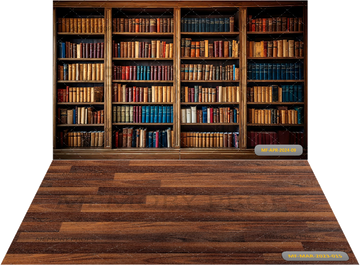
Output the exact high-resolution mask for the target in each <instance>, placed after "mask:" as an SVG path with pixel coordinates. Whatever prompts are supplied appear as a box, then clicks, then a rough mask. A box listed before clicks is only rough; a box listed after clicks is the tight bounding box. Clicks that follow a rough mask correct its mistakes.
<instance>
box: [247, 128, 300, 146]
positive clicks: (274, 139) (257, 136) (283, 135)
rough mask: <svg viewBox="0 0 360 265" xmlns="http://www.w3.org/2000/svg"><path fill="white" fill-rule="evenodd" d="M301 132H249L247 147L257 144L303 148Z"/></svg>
mask: <svg viewBox="0 0 360 265" xmlns="http://www.w3.org/2000/svg"><path fill="white" fill-rule="evenodd" d="M304 142H305V141H304V133H303V132H290V131H288V130H286V131H283V130H281V131H277V132H265V131H261V132H256V131H249V132H248V137H247V146H248V147H255V146H256V145H258V144H299V145H301V146H304Z"/></svg>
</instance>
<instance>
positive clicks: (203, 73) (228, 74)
mask: <svg viewBox="0 0 360 265" xmlns="http://www.w3.org/2000/svg"><path fill="white" fill-rule="evenodd" d="M180 78H181V80H239V78H240V74H239V68H238V67H236V66H235V64H230V65H225V66H222V65H212V64H206V65H205V64H182V65H181V69H180Z"/></svg>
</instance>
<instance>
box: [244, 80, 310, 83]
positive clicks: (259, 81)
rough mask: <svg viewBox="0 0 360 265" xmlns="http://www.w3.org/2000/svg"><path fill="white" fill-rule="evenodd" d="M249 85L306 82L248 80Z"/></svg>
mask: <svg viewBox="0 0 360 265" xmlns="http://www.w3.org/2000/svg"><path fill="white" fill-rule="evenodd" d="M247 82H248V83H301V82H304V80H247Z"/></svg>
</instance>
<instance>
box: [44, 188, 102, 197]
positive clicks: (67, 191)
mask: <svg viewBox="0 0 360 265" xmlns="http://www.w3.org/2000/svg"><path fill="white" fill-rule="evenodd" d="M98 189H99V188H98V187H40V188H39V189H38V192H37V194H40V195H50V194H64V195H91V194H97V192H98Z"/></svg>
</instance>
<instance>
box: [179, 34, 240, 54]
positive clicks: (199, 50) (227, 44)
mask: <svg viewBox="0 0 360 265" xmlns="http://www.w3.org/2000/svg"><path fill="white" fill-rule="evenodd" d="M181 57H234V58H237V57H239V41H236V40H229V41H226V40H218V41H213V43H209V40H202V41H192V39H191V38H182V39H181Z"/></svg>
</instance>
